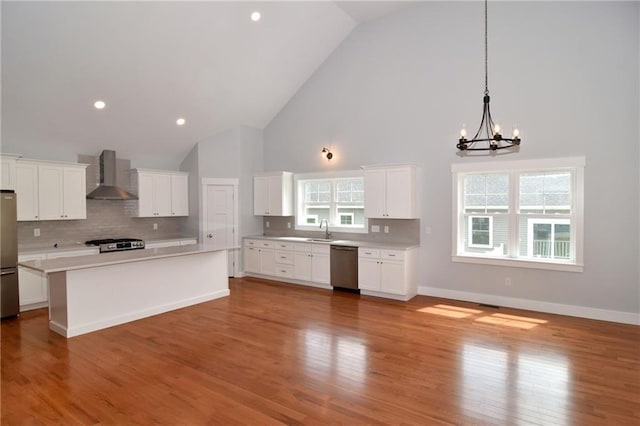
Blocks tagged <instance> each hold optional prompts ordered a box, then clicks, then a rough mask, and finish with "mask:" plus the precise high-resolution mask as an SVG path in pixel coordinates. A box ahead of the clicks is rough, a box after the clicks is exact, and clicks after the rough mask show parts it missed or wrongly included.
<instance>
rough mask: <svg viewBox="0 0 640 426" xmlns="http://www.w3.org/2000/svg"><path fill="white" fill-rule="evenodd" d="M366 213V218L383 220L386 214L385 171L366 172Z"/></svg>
mask: <svg viewBox="0 0 640 426" xmlns="http://www.w3.org/2000/svg"><path fill="white" fill-rule="evenodd" d="M364 194H365V197H364V211H365V216H366V217H373V218H376V217H378V218H381V217H385V214H386V178H385V171H384V170H383V169H376V170H365V172H364Z"/></svg>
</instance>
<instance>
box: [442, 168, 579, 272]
mask: <svg viewBox="0 0 640 426" xmlns="http://www.w3.org/2000/svg"><path fill="white" fill-rule="evenodd" d="M585 164H586V160H585V157H563V158H550V159H539V160H513V161H492V162H486V163H484V162H483V163H479V162H475V163H456V164H452V165H451V172H452V173H451V175H452V190H453V197H452V210H451V214H452V221H451V223H452V227H451V228H452V232H451V235H452V237H451V238H452V241H451V248H452V254H451V260H452V261H453V262H462V263H476V264H484V265H495V266H509V267H521V268H534V269H547V270H555V271H567V272H583V270H584V260H583V255H584V247H583V244H584V168H585ZM562 169H566V170H571V171H573V173H574V181H573V185H575V187H574V191H573V197H574V200H573V201H574V206H573V211H572V212H571V222H572V226H571V228H572V233H574V234H573V241H574V245H575V247H574V248H572V250H575V261H574V262H567V261H558V260H556V259H532V258H528V257H527V258H525V257H515V256H517V253H518V250H517V247H518V235H517V233H514V232H511V235H510V238H509V250H508V252H509V256H511V257H502V256H501V257H496V258H492V257H487V256H486V255H483V256H478V255H474V254H471V253H459V252H458V249H459V247H464V243H463V241H462V239H463V238H464V232H463V230H464V228H463V226H461V225H463V223H461V220H464V215H461V214H459V206H462V205H464V204H463V199H462V197H463V195H464V191H461V190H460V189H461V188H460V178H459V176H460V175H461V174H465V173H496V172H505V173H510V174H511V175H513V176H517V175H518V174H520V173H523V172H527V171H532V172H533V171H545V170H562ZM517 180H518V179H514V178H511V177H510V180H509V186H510V197H509V211H510V212H513V213H514V214H510V224H509V229H518V225H517V221H518V217H519V216H520V214H516V213H515V212H517V210H516V209H517V200H516V199H515V198H516V197H514V196H511V194H516V193H517V189H518V186H517V185H518V181H517ZM525 216H526V215H525ZM514 234H515V235H514Z"/></svg>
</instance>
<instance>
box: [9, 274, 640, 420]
mask: <svg viewBox="0 0 640 426" xmlns="http://www.w3.org/2000/svg"><path fill="white" fill-rule="evenodd" d="M1 373H2V389H1V391H2V395H1V402H2V406H1V409H2V417H1V420H2V424H3V425H14V424H15V425H20V424H105V425H110V424H118V425H120V424H122V425H125V424H126V425H130V424H170V425H174V424H224V425H232V424H251V425H272V424H290V425H295V424H310V425H319V424H344V425H356V424H416V425H440V424H455V425H482V424H491V425H494V424H495V425H519V424H526V425H529V424H533V425H637V424H640V327H637V326H632V325H622V324H615V323H608V322H603V321H593V320H585V319H577V318H571V317H563V316H558V315H550V314H540V313H535V312H529V311H519V310H514V309H506V308H500V309H496V308H491V307H483V306H479V305H477V304H471V303H463V302H457V301H452V300H445V299H436V298H431V297H425V296H418V297H416V298H414V299H413V300H412V301H410V302H395V301H389V300H384V299H377V298H372V297H365V296H359V295H354V294H349V293H340V292H331V291H326V290H320V289H311V288H306V287H300V286H295V285H289V284H281V283H276V282H272V281H265V280H258V279H250V278H245V279H233V280H231V296H230V297H228V298H225V299H219V300H216V301H212V302H207V303H203V304H200V305H197V306H194V307H190V308H185V309H180V310H177V311H174V312H170V313H167V314H163V315H158V316H155V317H152V318H147V319H143V320H140V321H136V322H133V323H130V324H125V325H122V326H117V327H113V328H110V329H106V330H101V331H98V332H94V333H90V334H86V335H83V336H78V337H74V338H72V339H69V340H67V339H65V338H63V337H61V336H59V335H57V334H55V333H53V332H51V331H49V330H48V327H47V311H46V309H44V310H39V311H32V312H28V313H25V314H23V315H22V317H21V318H19V319H13V320H4V321H2V370H1Z"/></svg>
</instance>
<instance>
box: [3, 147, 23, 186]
mask: <svg viewBox="0 0 640 426" xmlns="http://www.w3.org/2000/svg"><path fill="white" fill-rule="evenodd" d="M18 158H20V156H19V155H13V154H1V155H0V189H12V190H14V191H15V189H16V160H17V159H18Z"/></svg>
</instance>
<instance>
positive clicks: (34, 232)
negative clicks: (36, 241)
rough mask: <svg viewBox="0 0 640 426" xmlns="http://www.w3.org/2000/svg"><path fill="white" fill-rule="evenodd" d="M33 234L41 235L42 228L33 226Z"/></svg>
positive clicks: (35, 235)
mask: <svg viewBox="0 0 640 426" xmlns="http://www.w3.org/2000/svg"><path fill="white" fill-rule="evenodd" d="M33 236H34V237H39V236H40V228H33Z"/></svg>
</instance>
